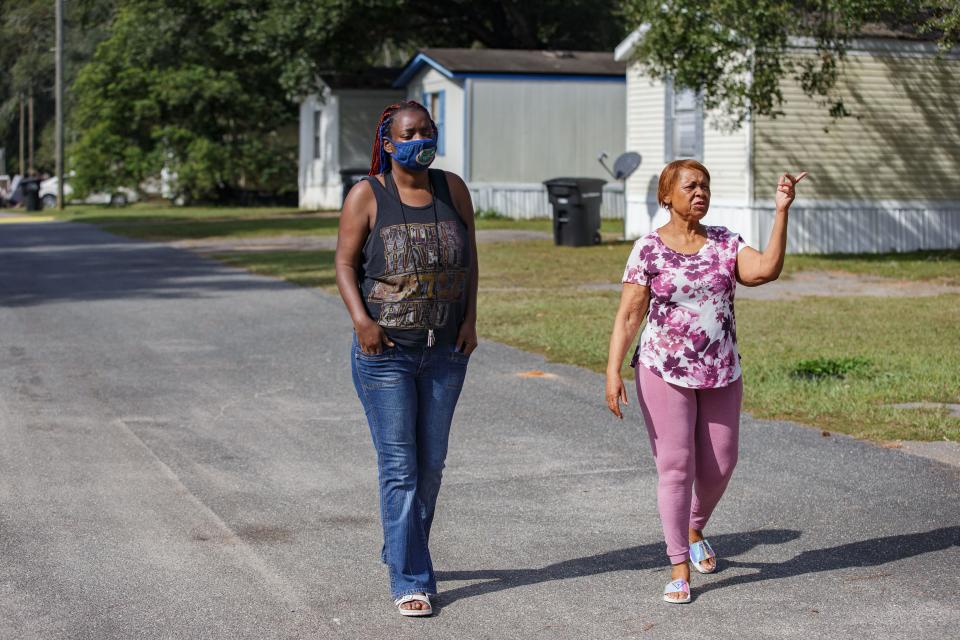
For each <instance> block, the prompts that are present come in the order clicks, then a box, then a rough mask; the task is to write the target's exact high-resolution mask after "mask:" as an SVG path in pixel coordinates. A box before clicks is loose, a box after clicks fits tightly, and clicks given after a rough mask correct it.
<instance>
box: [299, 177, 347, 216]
mask: <svg viewBox="0 0 960 640" xmlns="http://www.w3.org/2000/svg"><path fill="white" fill-rule="evenodd" d="M342 191H343V185H342V184H341V183H340V182H336V183H334V184H328V185H309V186H307V187H305V188H302V189H301V191H300V208H301V209H309V210H328V211H332V210H337V209H339V208H340V204H341V202H340V198H341V195H342Z"/></svg>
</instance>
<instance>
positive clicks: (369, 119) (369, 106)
mask: <svg viewBox="0 0 960 640" xmlns="http://www.w3.org/2000/svg"><path fill="white" fill-rule="evenodd" d="M337 98H338V100H339V102H340V167H339V168H340V169H363V168H366V167H369V166H370V152H371V148H372V146H373V137H374V129H375V128H376V126H377V122H378V121H379V120H380V114H381V113H383V110H384V108H385V107H386V106H387V105H389V104H391V103H393V102H397V101H398V100H402V99H403V92H402V91H365V90H341V91H338V92H337Z"/></svg>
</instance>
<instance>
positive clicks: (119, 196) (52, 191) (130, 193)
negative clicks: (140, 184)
mask: <svg viewBox="0 0 960 640" xmlns="http://www.w3.org/2000/svg"><path fill="white" fill-rule="evenodd" d="M72 193H73V189H71V188H70V179H69V177H68V178H67V181H66V182H64V183H63V197H64V198H66V199H67V200H68V201H69V202H73V203H78V204H109V205H110V206H113V207H125V206H127V205H128V204H129V203H131V202H136V201H137V192H136V191H134V190H133V189H127V188H126V187H120V188H119V189H117V190H116V191H114V192H113V193H91V194H89V195H87V197H86V198H83V199H82V200H74V199H73V198H71V197H70V195H71V194H72ZM40 201H41V202H42V203H43V208H44V209H53V208H55V207H56V206H57V177H56V176H54V177H52V178H47V179H46V180H44V181H43V182H41V183H40Z"/></svg>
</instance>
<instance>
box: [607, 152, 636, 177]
mask: <svg viewBox="0 0 960 640" xmlns="http://www.w3.org/2000/svg"><path fill="white" fill-rule="evenodd" d="M639 166H640V154H639V153H635V152H633V151H627V152H626V153H624V154H623V155H621V156H620V157H619V158H617V160H616V162H614V163H613V177H614V178H616V179H617V180H626V179H627V178H629V177H630V176H631V175H633V172H634V171H636V170H637V167H639Z"/></svg>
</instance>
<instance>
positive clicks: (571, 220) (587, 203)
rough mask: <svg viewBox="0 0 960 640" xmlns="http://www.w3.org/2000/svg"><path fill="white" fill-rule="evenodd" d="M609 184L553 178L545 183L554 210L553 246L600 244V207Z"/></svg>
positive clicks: (597, 181)
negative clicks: (606, 186) (604, 189)
mask: <svg viewBox="0 0 960 640" xmlns="http://www.w3.org/2000/svg"><path fill="white" fill-rule="evenodd" d="M606 183H607V181H606V180H600V179H599V178H553V179H552V180H547V181H546V182H544V183H543V184H544V185H545V186H546V187H547V195H548V196H549V198H550V204H551V205H552V206H553V242H554V244H556V245H558V246H559V245H563V246H566V247H587V246H590V245H592V244H600V205H601V204H603V185H605V184H606Z"/></svg>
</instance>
